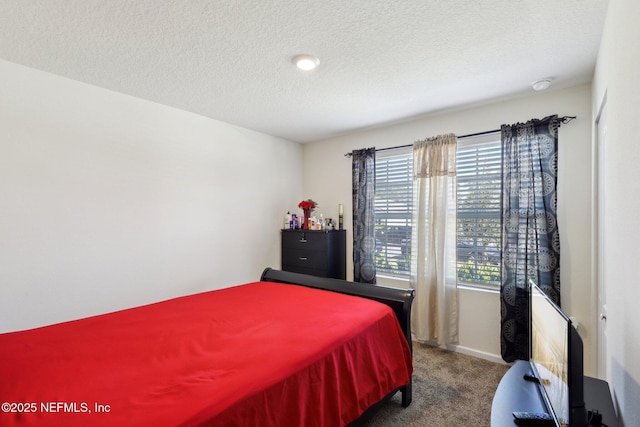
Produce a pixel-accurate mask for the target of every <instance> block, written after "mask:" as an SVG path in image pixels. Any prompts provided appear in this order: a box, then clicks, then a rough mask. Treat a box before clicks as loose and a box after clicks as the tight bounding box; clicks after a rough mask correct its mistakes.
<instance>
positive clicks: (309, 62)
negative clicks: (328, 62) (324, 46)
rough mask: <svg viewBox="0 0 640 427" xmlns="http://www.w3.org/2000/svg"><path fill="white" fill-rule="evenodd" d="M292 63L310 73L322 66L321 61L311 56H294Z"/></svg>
mask: <svg viewBox="0 0 640 427" xmlns="http://www.w3.org/2000/svg"><path fill="white" fill-rule="evenodd" d="M292 62H293V63H294V64H296V67H298V68H300V69H301V70H305V71H309V70H313V69H314V68H316V67H317V66H318V64H320V60H319V59H318V58H316V57H315V56H311V55H297V56H294V57H293V59H292Z"/></svg>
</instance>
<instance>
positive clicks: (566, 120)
mask: <svg viewBox="0 0 640 427" xmlns="http://www.w3.org/2000/svg"><path fill="white" fill-rule="evenodd" d="M575 118H576V116H563V117H560V118H558V121H559V122H560V124H566V123H569V122H570V121H571V120H573V119H575ZM500 130H501V129H493V130H486V131H484V132H476V133H469V134H467V135H460V136H457V138H458V139H462V138H471V137H472V136H480V135H488V134H490V133H496V132H500ZM407 147H413V144H405V145H396V146H395V147H387V148H377V149H376V153H377V152H378V151H385V150H395V149H396V148H407ZM352 155H353V154H352V153H347V154H345V155H344V156H345V157H351V156H352Z"/></svg>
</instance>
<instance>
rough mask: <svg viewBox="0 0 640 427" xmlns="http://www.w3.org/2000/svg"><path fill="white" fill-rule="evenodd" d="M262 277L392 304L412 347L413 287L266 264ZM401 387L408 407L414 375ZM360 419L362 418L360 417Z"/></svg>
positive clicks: (266, 280) (392, 393) (375, 406)
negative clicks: (285, 269)
mask: <svg viewBox="0 0 640 427" xmlns="http://www.w3.org/2000/svg"><path fill="white" fill-rule="evenodd" d="M260 280H261V281H263V282H277V283H288V284H294V285H302V286H307V287H311V288H317V289H325V290H329V291H333V292H339V293H342V294H347V295H354V296H359V297H363V298H369V299H372V300H374V301H378V302H381V303H383V304H386V305H388V306H389V307H391V309H392V310H393V312H394V313H395V315H396V317H397V318H398V322H399V323H400V327H401V328H402V331H403V332H404V335H405V337H406V338H407V342H408V343H409V348H411V349H412V351H413V348H412V345H411V303H412V302H413V298H414V296H415V291H414V290H413V289H399V288H391V287H386V286H379V285H371V284H365V283H357V282H348V281H346V280H340V279H330V278H326V277H317V276H309V275H306V274H300V273H292V272H289V271H281V270H274V269H272V268H266V269H265V270H264V271H263V272H262V276H261V277H260ZM398 390H399V391H400V392H401V393H402V406H403V407H405V408H406V407H407V406H409V404H411V399H412V387H411V379H410V380H409V384H407V385H406V386H403V387H400V388H399V389H398ZM398 390H394V391H392V392H391V393H390V394H389V395H388V396H387V397H386V398H385V399H383V400H382V402H384V401H385V400H387V399H389V398H391V396H393V395H394V394H395V393H396V392H397V391H398ZM382 402H380V403H382ZM377 406H378V405H374V407H372V408H370V409H371V411H367V412H365V414H363V416H364V417H361V419H362V418H367V417H366V415H367V413H369V412H371V413H375V409H377ZM357 421H360V419H359V420H357ZM358 424H359V423H354V424H350V426H351V425H358Z"/></svg>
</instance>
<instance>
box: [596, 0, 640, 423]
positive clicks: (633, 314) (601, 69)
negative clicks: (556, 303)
mask: <svg viewBox="0 0 640 427" xmlns="http://www.w3.org/2000/svg"><path fill="white" fill-rule="evenodd" d="M638 22H640V3H639V2H638V1H637V0H615V1H610V2H609V10H608V12H607V20H606V23H605V30H604V36H603V39H602V42H601V46H600V53H599V55H598V64H597V67H596V74H595V78H594V91H593V118H592V120H593V122H595V120H596V117H597V114H598V110H599V108H600V105H601V104H602V102H603V100H604V99H605V94H606V100H607V138H606V147H607V148H606V152H605V171H606V172H605V173H606V182H607V183H608V184H607V186H606V188H605V190H604V191H605V194H603V195H601V201H603V202H604V203H606V216H605V218H604V227H605V230H606V240H605V245H604V259H603V260H600V261H602V262H603V264H604V274H605V277H604V286H605V287H606V295H607V331H608V335H607V342H606V348H607V353H608V358H609V361H608V362H609V364H610V366H611V377H610V378H608V380H609V384H610V386H611V388H612V391H613V394H614V403H616V405H617V408H618V416H619V418H620V421H621V423H622V425H623V426H627V427H632V426H634V427H635V426H640V406H639V405H638V402H639V401H640V400H639V397H638V396H640V356H639V355H640V315H639V314H638V313H639V310H638V303H639V302H640V285H639V284H638V282H639V279H638V276H639V274H638V262H639V260H640V247H639V245H638V242H640V223H639V221H638V212H640V197H639V195H640V190H639V189H638V183H639V182H640V167H639V165H640V132H639V131H638V119H639V118H640V101H639V100H640V81H638V76H640V54H639V53H638V50H637V49H633V48H631V46H638V44H639V43H640V26H638Z"/></svg>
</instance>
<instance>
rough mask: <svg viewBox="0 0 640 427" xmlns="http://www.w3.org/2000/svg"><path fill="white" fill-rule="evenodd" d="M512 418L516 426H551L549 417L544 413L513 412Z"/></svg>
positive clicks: (551, 421) (551, 422)
mask: <svg viewBox="0 0 640 427" xmlns="http://www.w3.org/2000/svg"><path fill="white" fill-rule="evenodd" d="M513 418H515V422H516V424H518V425H527V424H529V425H533V424H535V425H541V426H543V425H553V424H554V421H553V418H551V415H549V414H547V413H545V412H514V413H513Z"/></svg>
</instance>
